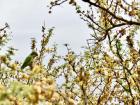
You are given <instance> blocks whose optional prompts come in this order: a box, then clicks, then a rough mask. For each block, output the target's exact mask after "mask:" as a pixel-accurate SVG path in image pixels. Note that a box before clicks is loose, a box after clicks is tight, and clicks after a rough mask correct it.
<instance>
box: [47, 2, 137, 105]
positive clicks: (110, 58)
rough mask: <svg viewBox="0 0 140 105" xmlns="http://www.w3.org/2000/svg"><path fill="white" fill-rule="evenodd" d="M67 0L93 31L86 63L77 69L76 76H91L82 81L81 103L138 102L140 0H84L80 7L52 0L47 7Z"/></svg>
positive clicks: (86, 54)
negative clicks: (83, 4)
mask: <svg viewBox="0 0 140 105" xmlns="http://www.w3.org/2000/svg"><path fill="white" fill-rule="evenodd" d="M66 2H68V3H69V4H70V5H72V6H73V7H74V8H75V10H76V12H77V14H79V16H80V18H81V19H82V20H83V21H84V22H86V23H87V25H88V27H89V28H90V29H91V30H92V31H93V32H92V33H91V39H88V40H87V45H88V46H87V50H86V51H85V57H84V59H86V63H85V64H86V66H85V65H84V66H82V68H83V69H82V71H79V78H81V75H83V77H86V76H85V74H84V73H89V74H88V75H89V76H90V77H89V78H90V79H91V80H90V79H89V81H90V82H89V81H87V80H86V82H87V83H85V84H84V82H83V83H82V85H81V88H80V89H81V92H80V93H81V94H80V95H81V96H79V97H80V99H81V101H83V103H82V104H84V105H87V104H93V105H95V104H97V105H100V104H101V105H102V104H105V105H106V104H109V103H114V102H115V101H116V102H118V103H123V104H126V105H127V104H132V105H137V104H139V103H140V101H139V100H140V97H139V96H140V83H139V81H140V79H139V76H140V74H139V67H140V65H139V58H140V55H139V54H140V46H139V41H140V40H139V26H140V21H139V20H140V15H139V14H140V8H139V3H140V2H139V1H138V0H131V1H126V0H83V2H85V5H86V4H88V5H89V6H88V8H87V10H85V9H84V10H82V5H80V2H78V1H76V0H55V1H54V2H51V3H50V11H51V9H52V8H53V7H55V6H59V5H63V4H64V3H66ZM50 13H51V12H50ZM76 74H78V73H76ZM77 76H78V75H77ZM81 81H82V80H80V82H81Z"/></svg>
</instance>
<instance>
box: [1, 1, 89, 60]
mask: <svg viewBox="0 0 140 105" xmlns="http://www.w3.org/2000/svg"><path fill="white" fill-rule="evenodd" d="M53 10H54V11H53V13H52V14H48V8H47V0H0V24H4V23H5V22H8V23H9V25H10V27H11V29H10V31H12V40H11V41H10V45H11V46H15V48H17V49H18V52H17V54H16V59H19V60H21V59H22V58H24V57H25V56H26V55H27V54H29V53H30V43H31V41H30V38H32V37H35V38H36V39H37V41H39V40H40V38H41V26H42V25H43V23H44V21H45V23H46V26H47V27H53V26H54V27H55V30H54V36H53V37H52V38H51V41H50V45H52V44H54V43H57V44H58V49H59V52H60V53H63V52H65V48H64V46H63V44H64V43H69V44H70V45H71V47H72V48H73V49H74V50H75V51H76V52H78V51H79V49H80V48H81V46H83V45H85V44H86V39H87V38H89V32H88V31H87V30H88V28H87V26H86V24H85V23H84V22H83V21H82V20H80V18H79V16H78V15H77V14H75V11H74V8H73V7H71V6H69V5H63V6H60V7H57V8H54V9H53Z"/></svg>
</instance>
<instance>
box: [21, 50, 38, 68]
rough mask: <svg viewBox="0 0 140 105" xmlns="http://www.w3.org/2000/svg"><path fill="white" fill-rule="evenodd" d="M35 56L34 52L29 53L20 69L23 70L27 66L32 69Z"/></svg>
mask: <svg viewBox="0 0 140 105" xmlns="http://www.w3.org/2000/svg"><path fill="white" fill-rule="evenodd" d="M36 56H38V54H37V52H35V51H33V52H31V53H30V54H29V55H28V56H27V57H26V59H25V60H24V63H23V64H22V66H21V69H24V68H25V67H27V66H30V67H32V63H33V60H34V58H35V57H36Z"/></svg>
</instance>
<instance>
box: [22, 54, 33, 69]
mask: <svg viewBox="0 0 140 105" xmlns="http://www.w3.org/2000/svg"><path fill="white" fill-rule="evenodd" d="M31 62H32V56H28V57H27V58H26V59H25V61H24V63H23V65H22V66H21V69H24V68H25V67H26V66H28V65H30V64H31Z"/></svg>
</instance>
